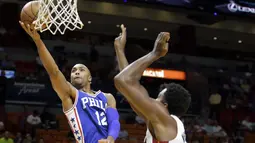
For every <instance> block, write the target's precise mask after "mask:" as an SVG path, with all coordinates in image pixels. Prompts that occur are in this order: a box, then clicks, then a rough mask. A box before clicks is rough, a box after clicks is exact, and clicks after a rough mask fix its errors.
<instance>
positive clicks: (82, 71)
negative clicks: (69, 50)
mask: <svg viewBox="0 0 255 143" xmlns="http://www.w3.org/2000/svg"><path fill="white" fill-rule="evenodd" d="M91 81H92V77H91V74H90V71H89V69H88V68H87V67H86V66H85V65H83V64H76V65H74V66H73V68H72V70H71V84H72V85H73V86H74V87H76V88H77V89H81V88H83V87H85V86H87V85H88V84H91Z"/></svg>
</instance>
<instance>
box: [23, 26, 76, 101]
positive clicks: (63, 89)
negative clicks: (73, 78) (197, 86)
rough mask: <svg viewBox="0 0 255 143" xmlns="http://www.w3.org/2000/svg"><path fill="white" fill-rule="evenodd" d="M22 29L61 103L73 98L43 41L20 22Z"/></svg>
mask: <svg viewBox="0 0 255 143" xmlns="http://www.w3.org/2000/svg"><path fill="white" fill-rule="evenodd" d="M20 25H21V26H22V28H23V29H24V30H25V31H26V32H27V34H28V35H29V36H31V38H32V39H33V40H34V42H35V44H36V47H37V51H38V54H39V57H40V60H41V61H42V64H43V66H44V68H45V69H46V71H47V73H48V74H49V76H50V80H51V83H52V86H53V88H54V90H55V91H56V92H57V94H58V96H59V97H60V99H61V100H62V101H64V100H65V99H67V98H70V96H73V97H75V95H76V90H75V88H74V87H73V86H71V84H69V82H67V81H66V79H65V77H64V75H63V74H62V73H61V71H60V70H59V68H58V66H57V64H56V63H55V61H54V59H53V57H52V56H51V54H50V52H49V51H48V49H47V48H46V46H45V45H44V43H43V41H42V40H41V38H40V35H39V34H38V33H37V31H36V30H35V29H34V27H33V25H31V26H30V25H24V23H23V22H20Z"/></svg>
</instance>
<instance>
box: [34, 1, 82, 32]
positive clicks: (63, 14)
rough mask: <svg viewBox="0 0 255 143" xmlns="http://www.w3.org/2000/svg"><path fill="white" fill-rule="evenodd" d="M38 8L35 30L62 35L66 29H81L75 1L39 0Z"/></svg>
mask: <svg viewBox="0 0 255 143" xmlns="http://www.w3.org/2000/svg"><path fill="white" fill-rule="evenodd" d="M39 2H40V8H39V11H38V14H37V19H36V20H35V28H36V29H37V30H40V32H44V31H46V30H49V31H50V32H51V33H52V34H53V35H55V34H56V33H57V32H60V33H61V34H64V33H65V31H66V30H67V29H69V30H71V31H73V30H75V29H82V27H83V23H82V21H81V20H80V17H79V14H78V10H77V0H39Z"/></svg>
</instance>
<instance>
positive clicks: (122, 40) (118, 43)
mask: <svg viewBox="0 0 255 143" xmlns="http://www.w3.org/2000/svg"><path fill="white" fill-rule="evenodd" d="M126 41H127V31H126V27H125V26H124V25H123V24H122V25H121V33H120V36H119V37H117V38H116V39H115V41H114V48H115V52H116V56H117V60H118V66H119V70H120V71H122V70H123V69H124V68H125V67H126V66H128V61H127V58H126V56H125V46H126Z"/></svg>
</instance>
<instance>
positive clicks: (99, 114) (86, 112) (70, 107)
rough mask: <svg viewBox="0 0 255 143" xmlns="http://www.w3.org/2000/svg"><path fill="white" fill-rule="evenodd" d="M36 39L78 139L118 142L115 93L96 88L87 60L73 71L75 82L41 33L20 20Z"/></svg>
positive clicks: (90, 142)
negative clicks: (47, 45)
mask: <svg viewBox="0 0 255 143" xmlns="http://www.w3.org/2000/svg"><path fill="white" fill-rule="evenodd" d="M20 25H21V26H22V28H23V29H24V30H25V31H26V32H27V33H28V34H29V35H30V36H31V38H32V39H33V40H34V42H35V44H36V46H37V50H38V53H39V56H40V59H41V61H42V63H43V66H44V68H45V69H46V71H47V73H48V74H49V77H50V80H51V83H52V86H53V89H54V90H55V91H56V93H57V94H58V96H59V98H60V99H61V101H62V106H63V111H64V113H65V115H66V117H67V119H68V122H69V125H70V127H71V129H72V131H73V134H74V136H75V138H76V140H77V142H78V143H85V142H86V143H98V141H99V140H100V141H99V142H102V143H104V142H105V143H114V140H115V139H116V138H117V137H118V134H119V130H120V123H119V114H118V112H117V110H116V101H115V99H114V97H113V96H112V94H109V93H108V94H106V93H103V92H101V91H97V92H94V91H92V90H91V87H90V84H91V81H92V77H91V74H90V71H89V69H88V68H87V67H86V66H85V65H83V64H76V65H75V66H74V67H73V68H72V71H71V84H70V83H69V82H68V81H67V80H66V79H65V77H64V75H63V74H62V73H61V71H60V70H59V68H58V66H57V65H56V63H55V61H54V59H53V57H52V56H51V54H50V53H49V51H48V50H47V48H46V46H45V45H44V43H43V41H42V40H41V39H40V35H39V34H38V33H37V31H36V30H35V29H34V28H33V27H32V26H30V25H26V26H25V25H24V23H22V22H20ZM101 139H103V140H101Z"/></svg>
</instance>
